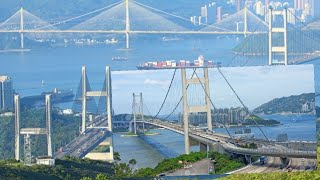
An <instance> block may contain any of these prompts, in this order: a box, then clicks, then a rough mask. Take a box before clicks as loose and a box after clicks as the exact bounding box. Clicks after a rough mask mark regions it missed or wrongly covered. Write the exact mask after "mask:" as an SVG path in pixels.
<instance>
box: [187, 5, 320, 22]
mask: <svg viewBox="0 0 320 180" xmlns="http://www.w3.org/2000/svg"><path fill="white" fill-rule="evenodd" d="M227 4H232V5H233V6H234V7H235V8H234V9H235V11H234V12H232V14H233V13H236V12H238V11H240V10H242V9H243V8H244V7H245V6H246V7H248V8H249V9H250V10H252V11H253V12H254V13H255V14H256V15H259V16H261V17H263V18H262V19H263V20H265V21H267V13H268V8H269V6H273V7H274V8H276V9H278V8H282V7H283V6H285V5H287V6H288V8H289V10H290V11H292V13H293V14H294V15H293V16H297V17H298V18H299V19H300V20H301V21H303V22H306V21H310V20H312V19H313V18H320V1H319V0H278V1H272V0H256V1H254V0H230V1H228V2H227ZM226 9H227V7H226V5H225V4H222V3H221V1H219V0H216V1H212V2H211V3H209V4H204V5H203V6H202V7H201V9H200V16H192V17H190V20H191V22H192V23H193V24H195V25H201V24H213V23H218V22H220V21H221V20H222V19H223V18H224V17H228V15H229V11H228V12H226V11H225V10H226ZM209 19H210V20H209ZM290 19H294V18H293V17H289V23H291V24H295V21H292V20H291V21H290Z"/></svg>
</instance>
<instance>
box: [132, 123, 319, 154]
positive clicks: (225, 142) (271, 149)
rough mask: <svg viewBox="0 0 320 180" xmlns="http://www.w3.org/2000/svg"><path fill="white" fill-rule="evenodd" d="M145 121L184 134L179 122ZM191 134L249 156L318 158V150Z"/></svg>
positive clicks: (190, 133) (215, 135) (221, 136)
mask: <svg viewBox="0 0 320 180" xmlns="http://www.w3.org/2000/svg"><path fill="white" fill-rule="evenodd" d="M137 122H138V123H139V122H140V123H142V121H137ZM144 123H145V124H150V125H154V126H157V127H162V128H165V129H168V130H170V131H174V132H176V133H179V134H184V131H183V128H182V127H181V126H179V125H178V124H174V123H167V122H163V121H160V120H154V121H144ZM189 136H190V137H191V138H192V139H195V140H196V141H198V142H201V143H204V144H216V143H219V144H220V145H221V147H222V148H223V149H224V150H225V151H227V152H229V153H235V154H242V155H249V156H268V157H281V158H306V159H316V158H317V153H316V151H301V150H292V149H288V148H286V147H284V146H281V145H274V144H271V145H270V144H266V143H265V142H264V143H263V145H262V147H261V148H258V149H247V148H241V147H238V146H236V145H234V144H232V143H230V138H229V136H227V135H223V134H218V133H214V134H207V133H205V132H204V131H201V130H190V131H189ZM255 143H257V144H259V141H258V140H257V141H255Z"/></svg>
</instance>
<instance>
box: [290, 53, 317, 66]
mask: <svg viewBox="0 0 320 180" xmlns="http://www.w3.org/2000/svg"><path fill="white" fill-rule="evenodd" d="M317 59H320V52H315V53H311V54H309V55H306V56H305V57H301V58H298V59H295V60H293V61H291V62H290V63H289V65H293V64H304V63H307V62H311V61H314V60H317Z"/></svg>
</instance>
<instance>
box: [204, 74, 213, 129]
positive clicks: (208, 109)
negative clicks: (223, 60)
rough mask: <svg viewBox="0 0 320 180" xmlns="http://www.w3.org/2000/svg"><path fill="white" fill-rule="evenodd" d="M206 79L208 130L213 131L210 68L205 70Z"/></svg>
mask: <svg viewBox="0 0 320 180" xmlns="http://www.w3.org/2000/svg"><path fill="white" fill-rule="evenodd" d="M204 79H205V91H206V92H205V93H206V98H205V102H206V106H207V126H208V130H209V131H212V116H211V102H210V86H209V72H208V68H204Z"/></svg>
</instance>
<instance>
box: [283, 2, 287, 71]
mask: <svg viewBox="0 0 320 180" xmlns="http://www.w3.org/2000/svg"><path fill="white" fill-rule="evenodd" d="M287 17H288V9H287V8H284V10H283V28H284V31H283V38H284V39H283V41H284V43H283V46H284V65H288V44H287V43H288V38H287V32H288V31H287Z"/></svg>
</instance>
